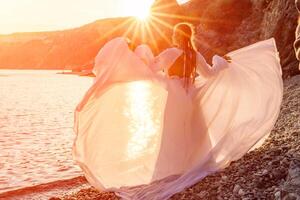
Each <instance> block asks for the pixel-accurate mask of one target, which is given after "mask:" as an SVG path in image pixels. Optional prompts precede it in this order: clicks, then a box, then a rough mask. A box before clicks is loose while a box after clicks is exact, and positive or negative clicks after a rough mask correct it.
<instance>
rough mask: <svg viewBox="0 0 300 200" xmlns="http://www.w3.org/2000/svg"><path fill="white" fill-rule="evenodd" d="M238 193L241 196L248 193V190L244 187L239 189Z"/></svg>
mask: <svg viewBox="0 0 300 200" xmlns="http://www.w3.org/2000/svg"><path fill="white" fill-rule="evenodd" d="M238 194H239V195H240V196H244V195H245V194H246V192H245V191H244V190H243V189H239V192H238Z"/></svg>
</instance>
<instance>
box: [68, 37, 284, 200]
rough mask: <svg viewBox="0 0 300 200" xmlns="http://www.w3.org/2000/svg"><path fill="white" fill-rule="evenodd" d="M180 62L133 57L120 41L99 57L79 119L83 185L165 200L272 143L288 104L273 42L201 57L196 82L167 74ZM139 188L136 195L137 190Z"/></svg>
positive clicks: (145, 52)
mask: <svg viewBox="0 0 300 200" xmlns="http://www.w3.org/2000/svg"><path fill="white" fill-rule="evenodd" d="M181 54H182V51H181V50H179V49H176V48H170V49H167V50H165V51H164V52H162V53H161V54H160V55H159V56H157V57H154V56H153V54H152V52H151V50H150V49H149V48H148V47H147V46H146V45H143V46H140V47H138V48H137V49H136V51H135V52H132V51H131V50H130V49H129V48H128V45H127V42H126V40H125V39H124V38H116V39H114V40H112V41H110V42H108V43H107V44H106V45H105V46H104V47H103V48H102V49H101V50H100V52H99V54H98V55H97V57H96V59H95V67H94V73H95V74H96V78H95V81H94V84H93V85H92V86H91V88H90V89H89V90H88V91H87V93H86V95H85V97H84V98H83V100H82V101H81V102H80V103H79V105H78V106H77V108H76V111H75V126H74V130H75V132H76V139H75V142H74V146H73V156H74V159H75V160H76V161H77V163H78V164H79V165H80V167H81V168H82V170H83V172H84V174H85V176H86V178H87V180H88V181H89V182H90V184H91V185H93V186H94V187H96V188H97V189H99V190H109V191H114V192H116V193H117V195H119V196H120V197H122V198H124V199H158V200H160V199H167V198H169V197H171V196H172V195H173V194H175V193H177V192H180V191H182V190H183V189H184V188H186V187H188V186H191V185H193V184H195V183H196V182H198V181H199V180H201V179H202V178H203V177H205V176H207V175H208V174H210V173H213V172H215V171H217V170H220V169H222V168H225V167H226V166H228V165H229V164H230V162H231V161H233V160H236V159H239V158H240V157H242V156H243V155H244V154H245V153H247V152H248V151H249V150H250V149H251V148H253V147H254V146H255V145H257V144H258V143H259V144H261V142H262V141H263V140H264V138H266V136H268V134H269V133H270V131H271V129H272V128H273V126H274V123H275V121H276V119H277V117H278V114H279V110H280V105H281V101H282V90H283V89H282V78H281V67H280V63H279V57H278V52H277V49H276V45H275V41H274V39H269V40H265V41H262V42H258V43H256V44H253V45H250V46H247V47H245V48H242V49H239V50H236V51H233V52H231V53H229V54H228V56H230V57H231V58H232V62H231V63H228V62H227V61H226V60H224V59H223V58H222V57H219V56H214V58H213V66H212V67H211V66H209V65H208V64H207V63H206V62H205V60H204V58H203V57H202V56H201V54H199V53H198V54H197V72H198V74H199V76H198V77H197V78H196V81H195V84H194V85H191V86H190V87H189V88H188V90H187V91H186V90H185V89H184V88H183V84H182V80H181V79H180V78H178V77H169V76H168V75H167V74H165V73H164V71H166V70H167V69H168V68H169V67H170V66H171V65H172V64H173V63H174V61H175V60H176V59H177V58H178V56H180V55H181ZM136 186H138V187H136Z"/></svg>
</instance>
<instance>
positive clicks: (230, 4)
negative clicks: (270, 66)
mask: <svg viewBox="0 0 300 200" xmlns="http://www.w3.org/2000/svg"><path fill="white" fill-rule="evenodd" d="M294 2H295V1H294V0H242V1H241V0H218V1H206V0H192V1H190V2H189V3H187V4H186V5H184V6H183V7H184V8H185V13H191V14H192V15H193V16H198V17H199V21H198V22H196V23H195V24H196V25H197V38H198V46H199V48H200V49H201V48H203V46H204V48H205V47H207V46H208V47H210V48H213V49H216V50H217V51H219V52H220V54H222V53H226V52H228V51H231V50H234V49H238V48H240V47H243V46H246V45H249V44H251V43H254V42H257V41H260V40H265V39H268V38H271V37H274V38H275V39H276V42H277V46H278V50H279V52H280V57H281V64H282V69H283V74H284V77H288V76H293V75H295V74H299V70H298V61H297V60H296V58H295V54H294V51H293V42H294V39H295V29H296V26H297V11H296V8H295V4H294ZM210 56H211V55H207V57H210Z"/></svg>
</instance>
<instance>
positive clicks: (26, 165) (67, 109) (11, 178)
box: [0, 70, 93, 193]
mask: <svg viewBox="0 0 300 200" xmlns="http://www.w3.org/2000/svg"><path fill="white" fill-rule="evenodd" d="M92 82H93V80H92V78H90V77H79V76H75V75H62V74H57V71H28V70H0V193H1V192H5V191H10V190H14V189H19V188H23V187H28V186H33V185H38V184H41V183H48V182H51V181H56V180H62V179H68V178H73V177H76V176H78V175H82V173H81V170H80V168H79V167H78V166H76V164H75V163H74V161H73V160H72V152H71V150H72V144H73V139H74V136H75V135H74V132H73V120H74V119H73V117H74V116H73V115H74V109H75V107H76V105H77V104H78V103H79V101H80V100H81V98H82V97H83V95H84V93H85V92H86V91H87V89H88V88H89V87H90V86H91V84H92Z"/></svg>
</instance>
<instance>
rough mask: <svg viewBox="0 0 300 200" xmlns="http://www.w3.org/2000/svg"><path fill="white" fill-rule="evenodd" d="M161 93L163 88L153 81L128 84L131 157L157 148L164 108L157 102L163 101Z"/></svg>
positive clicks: (126, 112) (125, 112)
mask: <svg viewBox="0 0 300 200" xmlns="http://www.w3.org/2000/svg"><path fill="white" fill-rule="evenodd" d="M159 91H160V92H159ZM157 92H158V94H159V95H157ZM155 93H156V94H155ZM160 94H162V93H161V88H158V86H154V85H153V84H151V82H146V81H138V82H134V83H131V84H129V85H128V93H127V95H126V101H127V102H128V105H129V108H126V110H125V111H124V114H125V115H126V116H127V117H129V118H130V119H131V121H130V127H129V130H130V132H131V134H132V136H131V138H130V140H129V143H128V146H127V155H128V157H129V158H130V159H134V158H137V157H138V156H140V155H142V154H143V153H144V152H145V151H147V152H148V153H151V152H153V151H154V150H155V149H156V142H155V141H156V139H157V135H156V134H158V133H159V130H160V127H161V116H162V109H160V108H159V107H160V106H157V102H159V101H160V102H161V98H160Z"/></svg>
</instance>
